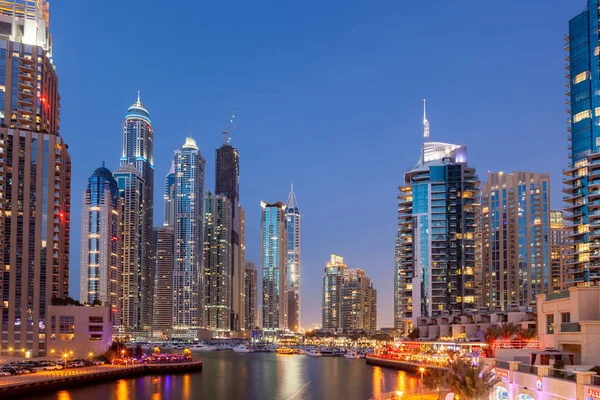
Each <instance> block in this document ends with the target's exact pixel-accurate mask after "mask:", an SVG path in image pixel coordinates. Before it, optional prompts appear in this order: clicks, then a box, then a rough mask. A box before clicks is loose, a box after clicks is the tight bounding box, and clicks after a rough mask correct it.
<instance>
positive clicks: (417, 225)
mask: <svg viewBox="0 0 600 400" xmlns="http://www.w3.org/2000/svg"><path fill="white" fill-rule="evenodd" d="M423 122H424V125H425V135H424V136H425V139H426V140H427V141H426V142H425V143H423V149H422V152H421V157H420V159H419V161H418V162H417V165H415V166H414V167H413V168H412V169H410V170H409V171H408V172H407V173H406V174H405V175H404V185H402V186H400V195H399V196H398V232H397V235H396V251H395V274H394V325H395V327H396V328H398V329H403V330H404V332H407V331H409V330H410V329H412V326H413V325H412V324H413V321H414V320H415V319H416V318H418V317H436V316H441V315H442V314H443V313H450V314H452V313H465V312H467V311H472V310H473V309H474V308H475V307H476V304H477V303H478V301H477V298H476V296H477V294H478V291H477V290H476V285H477V283H478V282H477V279H476V274H478V271H477V269H476V263H475V254H476V251H477V250H476V248H477V244H478V243H477V242H478V241H477V232H476V225H477V220H476V219H477V216H478V213H479V205H478V204H477V199H478V198H479V180H478V179H477V175H476V174H475V169H474V168H472V167H470V166H469V165H468V164H467V148H466V146H459V145H454V144H448V143H439V142H429V141H428V140H429V122H428V121H427V119H426V118H424V120H423Z"/></svg>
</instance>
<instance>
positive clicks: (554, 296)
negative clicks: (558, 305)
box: [546, 290, 571, 301]
mask: <svg viewBox="0 0 600 400" xmlns="http://www.w3.org/2000/svg"><path fill="white" fill-rule="evenodd" d="M569 297H571V293H570V292H569V291H568V290H563V291H562V292H558V293H548V294H547V295H546V301H552V300H560V299H568V298H569Z"/></svg>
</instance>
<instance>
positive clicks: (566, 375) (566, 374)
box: [548, 368, 577, 382]
mask: <svg viewBox="0 0 600 400" xmlns="http://www.w3.org/2000/svg"><path fill="white" fill-rule="evenodd" d="M548 376H550V377H552V378H556V379H563V380H566V381H571V382H576V381H577V375H576V374H575V372H573V371H567V370H564V369H555V368H550V369H549V371H548Z"/></svg>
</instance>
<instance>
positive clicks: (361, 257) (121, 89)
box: [51, 0, 586, 327]
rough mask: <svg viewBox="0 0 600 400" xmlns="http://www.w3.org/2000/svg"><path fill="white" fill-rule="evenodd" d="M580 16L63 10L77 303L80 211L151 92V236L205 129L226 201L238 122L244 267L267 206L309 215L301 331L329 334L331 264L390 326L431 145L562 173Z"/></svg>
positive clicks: (424, 8) (59, 39)
mask: <svg viewBox="0 0 600 400" xmlns="http://www.w3.org/2000/svg"><path fill="white" fill-rule="evenodd" d="M585 3H586V2H585V0H544V1H542V0H535V1H534V0H532V1H522V0H505V1H502V2H486V1H481V0H460V1H444V0H437V1H397V0H396V1H379V2H367V1H355V0H346V1H343V2H342V1H312V0H308V1H303V2H299V1H298V2H282V1H259V2H249V1H228V2H220V1H213V2H205V1H196V0H187V1H186V0H180V1H177V2H171V3H169V5H167V3H166V2H164V1H152V0H135V1H134V0H127V1H122V0H103V1H100V2H95V1H81V0H60V1H58V0H54V1H52V2H51V31H52V33H53V42H54V60H55V64H56V66H57V71H58V75H59V90H60V94H61V98H62V100H61V105H62V107H61V135H62V136H63V137H64V138H65V139H66V142H67V143H68V145H69V148H70V152H71V156H72V159H73V178H72V192H73V193H72V219H71V221H72V222H71V223H72V228H71V233H72V239H71V272H70V284H71V291H70V292H71V295H72V296H74V297H76V298H78V297H79V293H78V291H79V238H80V236H79V235H80V224H81V217H80V215H81V199H82V192H83V190H84V187H85V184H86V181H87V178H88V176H89V175H90V174H91V173H92V172H93V171H94V169H95V168H97V167H98V166H100V165H101V161H102V160H103V159H104V160H106V164H107V167H109V168H110V169H111V170H114V169H116V168H117V167H118V161H119V157H120V146H121V122H122V120H123V118H124V116H125V112H126V110H127V107H128V106H129V105H130V104H131V103H133V102H134V101H135V99H136V94H137V90H138V89H139V90H141V96H142V102H143V103H144V104H145V105H146V107H147V108H148V110H149V111H150V114H151V116H152V121H153V127H154V132H155V136H154V139H155V148H154V154H155V156H154V158H155V171H156V173H155V176H156V181H155V188H156V191H155V196H154V198H155V214H154V216H155V225H160V224H162V221H163V210H162V204H163V203H162V196H163V191H162V190H163V187H164V186H163V185H164V176H165V175H166V173H167V172H168V170H169V167H170V163H171V159H172V157H173V150H175V149H176V148H179V147H180V146H181V145H182V144H183V142H184V140H185V136H186V135H188V133H189V130H190V126H192V131H193V136H194V138H195V139H196V140H197V142H198V145H199V147H200V150H201V152H202V155H203V156H204V158H205V159H206V160H207V164H206V165H207V172H206V176H207V179H206V188H207V189H211V190H214V175H215V148H216V147H217V146H219V145H220V143H221V134H220V131H221V126H222V125H223V124H225V123H226V122H227V121H228V119H229V116H230V114H231V112H232V110H234V109H235V110H237V115H238V117H237V119H238V133H237V134H236V135H234V137H233V139H232V145H234V146H236V147H237V148H238V149H239V151H240V154H241V157H240V163H241V167H240V170H241V189H240V192H241V193H240V201H241V204H242V205H243V207H244V208H245V209H246V224H247V225H246V232H247V237H246V246H247V252H246V259H247V260H252V261H255V262H256V263H258V262H259V252H260V249H259V231H260V210H261V209H260V201H261V200H265V201H268V202H275V201H277V200H283V201H285V200H286V199H287V195H288V192H289V186H290V181H292V180H293V181H294V186H295V189H296V194H297V199H298V203H299V205H300V209H301V212H302V222H303V225H302V267H301V268H302V280H301V285H302V289H301V290H302V305H301V307H302V325H303V326H304V327H309V325H310V324H315V323H320V320H321V314H320V313H321V311H320V303H321V285H322V283H321V282H322V281H321V277H322V273H323V267H324V265H325V263H326V262H327V260H328V259H329V255H330V254H331V253H337V254H340V255H342V256H344V257H345V260H346V262H347V264H348V265H349V266H350V267H353V268H355V267H359V268H362V269H364V270H366V272H367V274H368V275H369V276H370V277H371V278H372V279H373V282H374V284H375V287H376V288H377V290H378V319H379V325H380V326H392V324H393V304H392V299H393V294H392V293H393V292H392V289H393V287H392V285H393V259H394V236H395V233H396V226H397V225H396V224H397V220H396V217H397V207H396V196H397V187H398V185H399V184H401V182H402V180H403V174H404V172H405V171H406V170H407V169H408V168H410V167H412V166H413V165H414V164H415V163H416V161H417V159H418V157H419V152H420V145H421V141H422V131H423V127H422V123H421V122H422V121H421V120H422V104H423V103H422V99H423V98H424V97H426V98H427V102H428V119H429V122H430V124H431V140H434V141H447V142H450V143H457V144H467V145H468V149H469V150H468V151H469V154H468V157H469V163H470V164H472V165H474V166H475V167H476V168H477V171H478V173H479V176H480V178H481V179H482V180H486V174H487V171H500V170H501V171H505V172H509V171H514V170H531V171H534V172H549V173H551V177H552V206H553V208H560V207H561V206H562V204H561V199H562V193H561V191H560V189H561V175H560V170H561V168H563V167H565V166H566V165H567V145H568V142H567V131H566V128H567V117H568V116H567V114H566V113H565V110H566V106H565V100H566V96H565V82H566V79H565V77H564V75H565V74H564V72H565V71H564V64H565V61H564V57H565V55H566V52H565V50H564V49H563V47H564V40H563V37H564V35H565V33H566V32H567V28H568V20H569V19H570V18H571V17H573V16H574V15H575V14H576V13H578V12H579V11H580V10H582V9H583V8H584V6H585Z"/></svg>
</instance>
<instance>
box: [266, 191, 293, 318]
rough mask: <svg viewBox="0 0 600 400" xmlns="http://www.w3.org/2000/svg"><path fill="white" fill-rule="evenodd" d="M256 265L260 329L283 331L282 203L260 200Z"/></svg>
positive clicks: (284, 235)
mask: <svg viewBox="0 0 600 400" xmlns="http://www.w3.org/2000/svg"><path fill="white" fill-rule="evenodd" d="M260 205H261V207H262V219H261V231H260V250H261V251H260V264H261V269H262V328H263V329H267V330H284V329H285V327H286V322H287V321H286V320H287V304H286V303H287V296H286V290H285V285H286V276H285V273H286V262H287V232H286V229H285V204H283V203H282V202H280V201H278V202H277V203H273V204H268V203H265V202H264V201H263V202H261V203H260Z"/></svg>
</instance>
